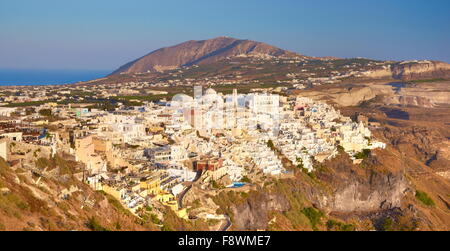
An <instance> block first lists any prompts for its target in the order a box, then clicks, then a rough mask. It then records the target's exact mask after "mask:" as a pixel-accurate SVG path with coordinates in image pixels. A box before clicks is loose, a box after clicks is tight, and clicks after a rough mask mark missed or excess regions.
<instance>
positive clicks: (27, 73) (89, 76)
mask: <svg viewBox="0 0 450 251" xmlns="http://www.w3.org/2000/svg"><path fill="white" fill-rule="evenodd" d="M110 73H111V71H109V70H10V69H0V86H12V85H62V84H71V83H76V82H79V81H89V80H93V79H97V78H102V77H104V76H106V75H108V74H110Z"/></svg>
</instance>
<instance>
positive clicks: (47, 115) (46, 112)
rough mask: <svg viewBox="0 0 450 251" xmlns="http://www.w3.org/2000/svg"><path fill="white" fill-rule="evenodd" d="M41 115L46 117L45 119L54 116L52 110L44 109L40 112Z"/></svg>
mask: <svg viewBox="0 0 450 251" xmlns="http://www.w3.org/2000/svg"><path fill="white" fill-rule="evenodd" d="M39 115H41V116H44V117H50V116H52V110H50V109H42V110H40V111H39Z"/></svg>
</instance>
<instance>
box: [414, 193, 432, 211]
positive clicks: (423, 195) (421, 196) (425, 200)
mask: <svg viewBox="0 0 450 251" xmlns="http://www.w3.org/2000/svg"><path fill="white" fill-rule="evenodd" d="M416 199H418V200H419V201H421V202H422V203H423V204H424V205H426V206H430V207H431V206H434V205H435V203H434V201H433V199H431V198H430V196H428V194H427V193H425V192H423V191H419V190H417V191H416Z"/></svg>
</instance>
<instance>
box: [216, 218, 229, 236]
mask: <svg viewBox="0 0 450 251" xmlns="http://www.w3.org/2000/svg"><path fill="white" fill-rule="evenodd" d="M230 227H231V219H230V216H228V215H225V220H223V222H222V224H221V225H220V227H219V230H217V231H220V232H225V231H228V229H230Z"/></svg>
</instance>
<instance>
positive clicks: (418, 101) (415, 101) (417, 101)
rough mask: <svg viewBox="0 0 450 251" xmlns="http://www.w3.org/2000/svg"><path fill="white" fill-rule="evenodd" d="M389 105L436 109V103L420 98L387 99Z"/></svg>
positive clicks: (401, 97) (398, 97)
mask: <svg viewBox="0 0 450 251" xmlns="http://www.w3.org/2000/svg"><path fill="white" fill-rule="evenodd" d="M385 103H386V104H387V105H401V106H419V107H427V108H432V107H434V105H435V104H434V102H433V101H432V100H430V99H429V98H426V97H420V96H400V95H396V96H392V97H387V98H386V99H385Z"/></svg>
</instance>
